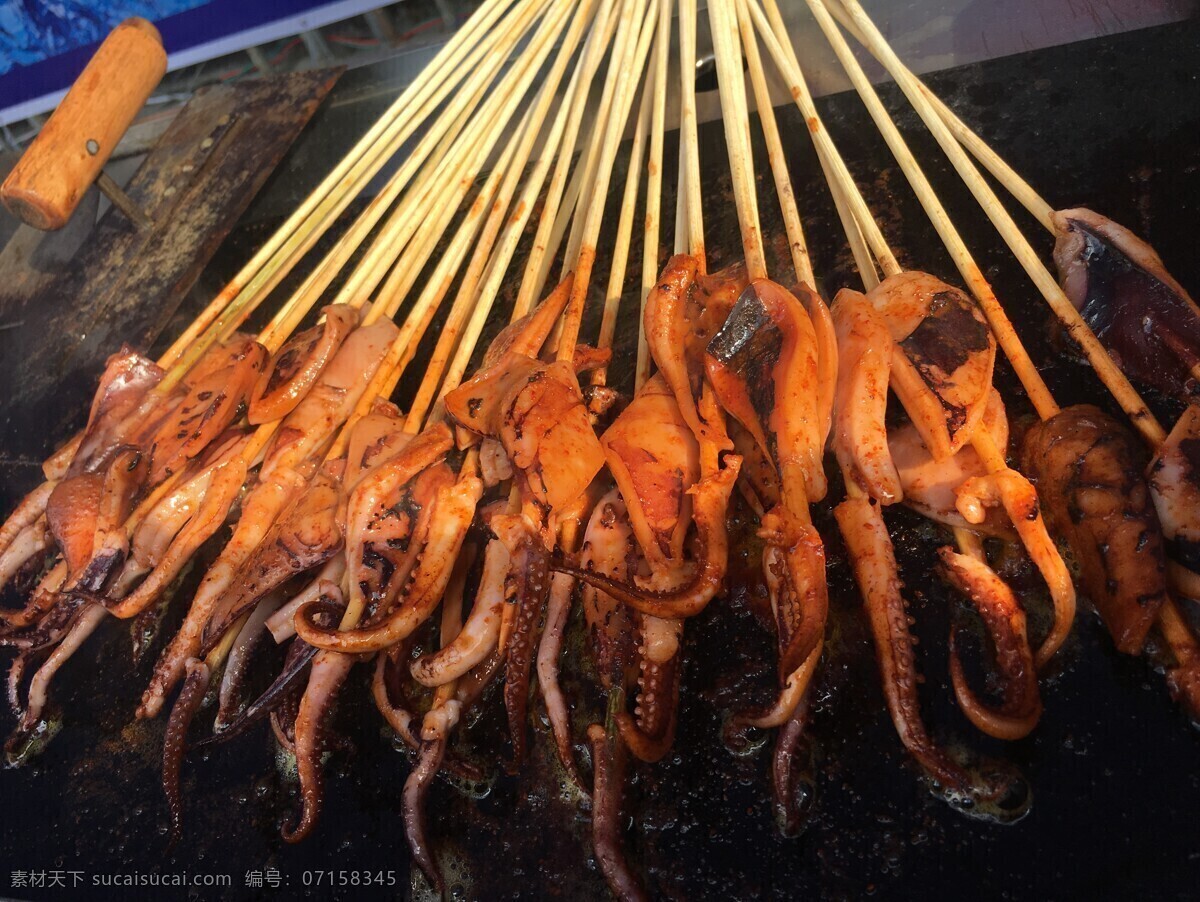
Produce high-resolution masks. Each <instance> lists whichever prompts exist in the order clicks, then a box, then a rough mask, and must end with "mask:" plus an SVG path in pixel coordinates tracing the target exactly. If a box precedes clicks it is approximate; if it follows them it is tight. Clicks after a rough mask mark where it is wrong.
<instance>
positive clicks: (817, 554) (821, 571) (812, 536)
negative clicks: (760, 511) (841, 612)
mask: <svg viewBox="0 0 1200 902" xmlns="http://www.w3.org/2000/svg"><path fill="white" fill-rule="evenodd" d="M759 536H760V537H762V538H763V540H764V541H765V542H766V543H767V544H768V545H769V546H771V547H772V548H774V549H778V550H779V551H780V552H781V554H780V555H779V556H778V557H779V558H781V559H782V564H783V566H784V568H785V573H782V574H779V576H782V577H784V579H782V580H780V583H779V584H780V585H781V586H786V591H782V592H780V593H779V594H778V596H776V597H774V598H773V599H772V601H773V602H774V605H775V627H776V631H777V634H778V637H779V678H780V681H781V682H786V680H787V678H788V676H789V675H790V674H792V673H793V672H795V671H796V670H797V669H798V668H800V667H801V666H802V665H803V664H804V662H805V661H807V660H808V656H809V655H811V654H812V653H813V651H814V650H815V649H816V648H817V645H818V644H819V643H820V642H821V641H822V639H823V638H824V636H825V621H826V619H827V618H828V616H829V585H828V583H827V582H826V581H825V543H824V542H823V541H821V534H820V533H818V532H817V530H816V527H814V526H813V525H812V524H811V523H806V522H803V521H801V520H800V519H799V518H798V517H795V516H794V515H793V514H792V513H791V512H790V511H789V510H788V509H787V508H785V507H783V506H782V505H780V506H779V507H777V508H775V509H774V510H771V511H768V512H767V514H766V516H764V517H763V520H762V527H761V528H760V529H759ZM764 563H765V564H766V565H768V566H770V565H771V564H769V563H768V558H766V557H765V556H764Z"/></svg>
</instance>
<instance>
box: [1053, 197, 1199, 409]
mask: <svg viewBox="0 0 1200 902" xmlns="http://www.w3.org/2000/svg"><path fill="white" fill-rule="evenodd" d="M1052 219H1053V221H1054V227H1055V229H1056V230H1057V232H1058V240H1057V241H1056V242H1055V245H1054V262H1055V263H1056V264H1057V266H1058V273H1059V280H1060V281H1061V282H1062V286H1063V291H1064V292H1066V295H1067V297H1069V298H1070V299H1071V302H1072V303H1074V304H1075V306H1076V307H1078V308H1079V312H1080V314H1081V315H1082V316H1083V319H1084V320H1085V321H1086V322H1087V324H1088V325H1089V326H1090V327H1091V329H1092V331H1093V332H1095V333H1096V337H1097V338H1099V339H1100V341H1102V342H1103V343H1104V346H1105V347H1106V348H1107V349H1108V351H1109V353H1110V354H1112V356H1113V358H1114V359H1115V360H1116V362H1117V365H1118V366H1120V367H1121V369H1122V370H1124V371H1125V374H1126V375H1127V376H1129V377H1130V378H1131V379H1134V380H1139V381H1142V382H1146V383H1149V384H1150V385H1153V386H1155V387H1156V388H1158V389H1159V390H1160V391H1163V392H1167V393H1171V394H1176V395H1180V396H1182V397H1184V398H1185V399H1188V398H1195V397H1196V393H1197V391H1198V390H1200V387H1198V386H1197V385H1196V382H1195V378H1194V377H1193V376H1192V370H1193V369H1194V367H1195V366H1196V365H1197V364H1198V363H1200V308H1197V306H1196V303H1195V301H1193V300H1192V298H1191V297H1190V296H1189V295H1188V293H1187V291H1185V290H1184V288H1183V286H1182V285H1180V284H1179V283H1178V282H1177V281H1175V279H1173V278H1172V277H1171V274H1170V273H1169V272H1167V269H1166V267H1165V266H1164V265H1163V261H1162V259H1161V258H1160V257H1159V256H1158V254H1157V253H1156V252H1155V250H1154V248H1152V247H1151V246H1150V245H1149V244H1147V243H1146V242H1145V241H1143V240H1142V239H1141V238H1139V237H1138V236H1137V235H1134V234H1133V233H1132V232H1130V231H1129V230H1128V229H1126V228H1124V227H1123V226H1120V225H1118V224H1117V223H1115V222H1113V221H1112V220H1111V219H1109V218H1108V217H1106V216H1101V215H1100V214H1098V213H1094V212H1093V211H1091V210H1087V209H1082V208H1077V209H1074V210H1059V211H1056V212H1055V213H1054V214H1053V216H1052Z"/></svg>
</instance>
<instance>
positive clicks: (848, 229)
mask: <svg viewBox="0 0 1200 902" xmlns="http://www.w3.org/2000/svg"><path fill="white" fill-rule="evenodd" d="M764 5H765V7H766V13H767V20H768V21H769V23H770V25H771V29H772V30H773V31H774V33H775V39H776V41H777V42H779V44H780V45H781V46H782V49H783V52H784V53H785V54H786V57H787V60H788V62H789V63H790V64H791V66H792V68H793V69H794V70H796V71H800V61H799V59H797V57H796V50H795V48H794V47H792V43H791V40H790V39H789V36H788V31H787V25H786V24H785V23H784V21H783V15H782V13H780V11H779V5H778V3H776V2H775V0H766V2H765V4H764ZM746 11H747V12H749V9H748V8H747V10H746ZM817 159H818V162H819V163H820V165H821V172H822V174H823V175H824V177H825V183H826V184H827V185H829V188H830V193H831V194H832V195H833V203H834V207H835V208H836V209H837V214H838V219H839V221H840V222H841V224H842V229H843V230H844V231H845V233H846V239H847V241H848V242H849V244H850V253H851V256H853V258H854V265H855V266H856V267H857V268H858V271H859V274H860V276H861V277H862V280H863V285H864V286H865V288H866V290H867V291H870V290H871V289H872V288H874V287H875V286H876V285H878V284H879V273H878V271H877V270H876V268H875V260H874V258H873V257H872V255H871V250H870V248H868V247H867V242H866V239H865V238H864V237H863V234H862V230H861V229H860V228H859V227H858V220H856V219H855V218H854V214H853V212H852V211H851V210H850V205H849V201H847V200H846V197H845V192H844V191H842V190H841V188H840V187H839V185H838V181H837V179H835V178H834V176H833V173H832V172H831V171H830V167H829V165H828V164H827V163H826V161H825V157H824V156H823V155H820V154H818V157H817Z"/></svg>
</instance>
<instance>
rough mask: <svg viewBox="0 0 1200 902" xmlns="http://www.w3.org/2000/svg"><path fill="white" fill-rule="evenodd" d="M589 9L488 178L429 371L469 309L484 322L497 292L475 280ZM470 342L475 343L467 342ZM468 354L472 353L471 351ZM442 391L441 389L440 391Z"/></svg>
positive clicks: (418, 408) (429, 390) (421, 407)
mask: <svg viewBox="0 0 1200 902" xmlns="http://www.w3.org/2000/svg"><path fill="white" fill-rule="evenodd" d="M593 9H594V2H592V0H584V2H583V3H581V4H580V5H579V7H578V10H577V13H576V16H575V20H574V22H573V23H572V25H571V28H570V30H569V31H568V33H567V36H566V38H565V39H564V41H563V44H562V47H561V49H560V50H559V53H558V57H557V58H556V60H555V63H554V66H553V67H552V68H551V70H550V72H549V74H548V75H547V76H546V80H545V81H544V82H543V84H542V86H541V88H540V89H539V92H538V96H537V99H536V100H535V102H534V103H533V104H532V105H531V106H530V108H529V111H528V113H527V114H526V117H525V121H524V122H522V124H521V127H520V130H519V132H518V138H517V139H514V141H513V144H512V145H510V148H509V150H508V151H506V154H507V155H508V158H507V159H505V160H504V161H502V162H500V163H498V164H497V166H496V170H495V172H493V174H492V178H493V179H495V178H497V177H502V181H501V183H500V188H499V193H498V196H497V197H496V199H495V201H494V202H493V204H492V210H491V213H490V214H489V216H488V221H487V224H486V226H485V227H484V230H483V234H482V236H481V237H480V239H479V241H478V242H477V244H476V247H475V250H474V253H473V254H472V257H471V263H470V265H469V266H468V268H467V272H466V274H465V275H464V276H463V280H462V283H461V284H460V286H459V288H458V294H457V296H456V298H455V302H454V304H453V306H452V307H451V313H450V316H449V318H448V319H447V321H446V323H445V325H444V326H443V328H442V334H441V336H440V337H439V340H438V344H437V347H436V348H435V349H434V352H433V356H432V358H431V359H430V361H429V364H428V370H429V372H437V373H438V374H439V375H440V373H441V372H442V370H443V369H444V368H445V366H446V364H447V362H448V361H449V359H450V355H451V353H452V352H453V350H454V346H455V344H456V343H457V341H458V338H459V334H460V332H461V331H462V329H463V325H464V323H465V322H466V320H467V318H468V315H469V314H471V313H472V312H473V311H482V315H483V316H484V317H485V318H486V316H487V312H488V311H490V310H491V307H492V303H493V301H494V300H495V296H496V293H495V292H493V293H492V294H491V295H489V296H482V297H481V296H480V295H479V293H478V291H477V289H478V288H479V283H480V280H481V279H482V277H483V275H484V272H485V270H486V269H487V266H488V265H489V262H490V261H491V260H492V249H493V247H494V246H495V243H496V239H497V237H498V236H499V234H500V230H501V227H502V226H503V225H504V224H505V220H506V219H508V210H509V207H510V205H511V203H512V200H513V196H514V195H515V194H516V189H517V184H518V182H519V181H520V178H521V175H522V173H523V172H524V169H525V165H526V163H528V161H529V157H530V155H531V154H532V152H533V148H534V144H535V143H536V141H537V138H538V136H539V134H540V132H541V130H542V126H543V124H544V123H545V120H546V117H547V116H548V115H549V112H550V106H551V104H552V103H553V101H554V98H555V95H556V94H557V92H558V86H559V84H560V83H561V81H562V77H563V75H564V74H565V72H566V68H567V64H568V63H569V62H570V59H571V57H572V56H574V53H575V48H576V47H577V46H578V44H579V41H580V40H581V38H582V37H583V32H584V29H585V27H586V26H587V25H588V23H589V22H590V21H591V18H592V12H593ZM518 216H519V214H518ZM501 271H503V267H501ZM477 338H478V336H476V339H475V340H477ZM473 344H474V341H472V345H473ZM414 345H415V343H414ZM472 350H474V348H473V347H472ZM436 390H437V381H436V380H434V379H428V378H427V379H426V380H425V381H424V382H423V383H422V385H421V389H420V390H419V391H418V392H417V395H416V398H415V399H414V400H413V403H412V405H411V407H410V409H409V418H410V420H412V421H419V420H422V419H424V417H425V414H426V412H428V410H429V406H430V405H431V404H432V403H433V401H434V398H435V391H436ZM445 390H446V389H443V391H445Z"/></svg>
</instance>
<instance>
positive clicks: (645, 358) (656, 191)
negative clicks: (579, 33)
mask: <svg viewBox="0 0 1200 902" xmlns="http://www.w3.org/2000/svg"><path fill="white" fill-rule="evenodd" d="M654 46H655V51H654V94H653V98H654V99H653V103H652V110H651V113H650V148H649V156H648V159H647V161H646V215H645V219H644V220H643V225H644V233H643V241H642V291H641V306H640V310H639V313H640V314H641V315H639V317H638V321H639V322H641V321H642V318H643V316H644V315H645V311H646V299H647V298H648V297H649V296H650V292H651V291H652V290H653V288H654V286H655V284H656V283H657V281H658V246H659V232H660V230H661V220H662V166H663V143H664V135H665V132H666V122H667V68H668V67H667V63H668V62H669V60H670V56H671V3H670V0H661V2H660V3H659V6H658V33H657V34H656V35H655V39H654ZM652 362H653V361H651V359H650V347H649V345H648V344H647V342H646V332H645V329H640V328H639V329H638V343H637V364H636V365H637V369H636V370H635V372H634V379H633V383H634V391H635V392H636V391H637V390H638V389H640V388H641V387H642V385H643V384H645V382H646V380H647V379H649V378H650V366H651V364H652Z"/></svg>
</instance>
